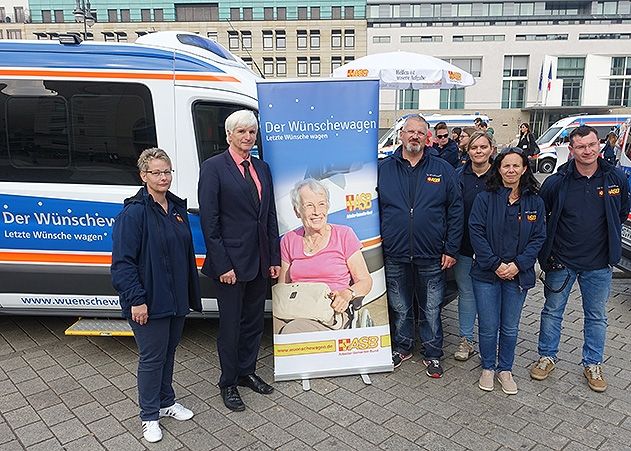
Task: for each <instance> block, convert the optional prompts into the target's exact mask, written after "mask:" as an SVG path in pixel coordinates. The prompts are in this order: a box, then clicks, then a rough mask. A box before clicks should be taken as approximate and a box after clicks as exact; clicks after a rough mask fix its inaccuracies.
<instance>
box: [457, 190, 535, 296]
mask: <svg viewBox="0 0 631 451" xmlns="http://www.w3.org/2000/svg"><path fill="white" fill-rule="evenodd" d="M509 194H510V189H508V188H500V189H499V190H497V191H484V192H482V193H480V194H478V196H477V197H476V199H475V201H474V202H473V209H472V210H471V216H470V217H469V234H470V236H471V244H472V245H473V250H474V252H475V255H474V257H473V266H472V267H471V277H473V278H474V279H478V280H482V281H486V282H493V281H496V280H500V279H499V278H498V277H497V275H496V274H495V270H496V269H497V268H499V266H500V264H501V263H509V262H503V261H502V259H501V257H500V256H499V254H500V252H501V249H502V239H503V230H504V221H505V219H506V209H507V206H508V195H509ZM519 213H520V216H521V221H520V222H519V240H518V244H517V256H516V257H515V259H514V261H513V262H514V263H515V264H516V265H517V267H518V268H519V273H518V274H517V278H518V281H519V286H520V288H521V289H522V290H527V289H529V288H532V287H534V286H535V268H534V267H535V262H536V260H537V254H538V253H539V251H540V250H541V247H542V246H543V243H544V241H545V239H546V225H545V208H544V205H543V200H542V199H541V198H540V197H539V196H538V195H536V194H534V193H530V192H528V191H526V192H523V193H522V197H521V199H520V200H519ZM515 233H517V230H516V231H515Z"/></svg>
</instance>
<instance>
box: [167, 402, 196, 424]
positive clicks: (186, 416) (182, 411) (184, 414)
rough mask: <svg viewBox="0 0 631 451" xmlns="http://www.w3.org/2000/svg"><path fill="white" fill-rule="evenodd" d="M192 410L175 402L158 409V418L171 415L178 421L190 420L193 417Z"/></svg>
mask: <svg viewBox="0 0 631 451" xmlns="http://www.w3.org/2000/svg"><path fill="white" fill-rule="evenodd" d="M193 415H194V414H193V411H192V410H189V409H187V408H186V407H184V406H183V405H182V404H180V403H178V402H176V403H175V404H173V405H172V406H171V407H165V408H163V409H160V418H162V417H172V418H175V419H176V420H179V421H184V420H190V419H191V418H193Z"/></svg>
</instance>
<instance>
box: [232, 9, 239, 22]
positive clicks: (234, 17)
mask: <svg viewBox="0 0 631 451" xmlns="http://www.w3.org/2000/svg"><path fill="white" fill-rule="evenodd" d="M239 19H241V11H240V10H239V8H230V20H239Z"/></svg>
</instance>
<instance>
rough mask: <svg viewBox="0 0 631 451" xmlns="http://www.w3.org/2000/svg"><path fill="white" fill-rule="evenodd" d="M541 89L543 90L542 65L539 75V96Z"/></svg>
mask: <svg viewBox="0 0 631 451" xmlns="http://www.w3.org/2000/svg"><path fill="white" fill-rule="evenodd" d="M542 89H543V63H541V72H540V73H539V94H541V90H542Z"/></svg>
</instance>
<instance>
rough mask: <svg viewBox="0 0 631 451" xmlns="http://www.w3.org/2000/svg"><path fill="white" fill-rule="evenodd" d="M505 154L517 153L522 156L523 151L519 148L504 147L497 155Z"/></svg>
mask: <svg viewBox="0 0 631 451" xmlns="http://www.w3.org/2000/svg"><path fill="white" fill-rule="evenodd" d="M507 153H517V154H519V155H523V154H524V151H523V150H522V149H520V148H519V147H505V148H503V149H502V150H500V153H499V155H506V154H507Z"/></svg>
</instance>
